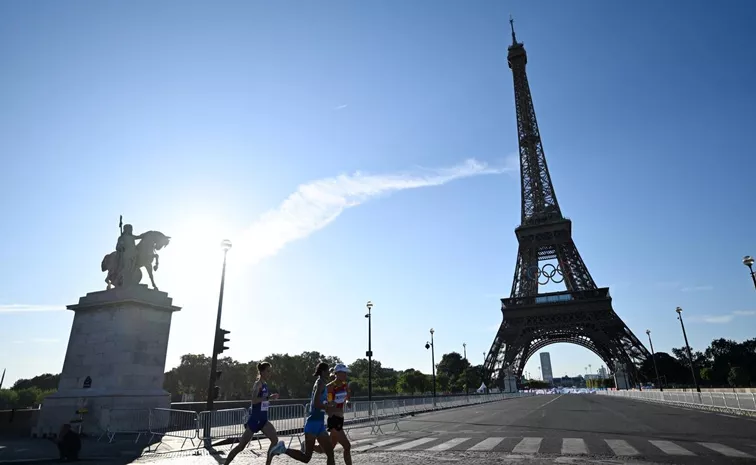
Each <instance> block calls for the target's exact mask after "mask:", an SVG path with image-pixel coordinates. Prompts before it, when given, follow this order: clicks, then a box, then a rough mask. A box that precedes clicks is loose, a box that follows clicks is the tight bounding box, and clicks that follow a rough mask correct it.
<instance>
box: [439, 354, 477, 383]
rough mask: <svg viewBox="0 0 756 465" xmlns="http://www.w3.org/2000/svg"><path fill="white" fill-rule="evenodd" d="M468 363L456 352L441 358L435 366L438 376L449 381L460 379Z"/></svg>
mask: <svg viewBox="0 0 756 465" xmlns="http://www.w3.org/2000/svg"><path fill="white" fill-rule="evenodd" d="M469 366H470V363H469V362H468V361H467V360H465V359H464V358H462V356H461V355H460V354H458V353H457V352H450V353H448V354H444V355H442V356H441V361H440V362H438V365H437V366H436V372H437V373H438V374H444V375H446V377H447V378H449V379H456V378H461V377H462V375H463V374H464V372H465V370H466V369H467V368H468V367H469Z"/></svg>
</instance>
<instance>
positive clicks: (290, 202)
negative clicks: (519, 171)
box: [239, 159, 517, 263]
mask: <svg viewBox="0 0 756 465" xmlns="http://www.w3.org/2000/svg"><path fill="white" fill-rule="evenodd" d="M516 166H517V165H516V164H515V163H512V162H511V161H510V160H508V162H507V163H505V164H504V165H503V166H502V167H498V168H495V167H490V166H488V165H487V164H486V163H483V162H479V161H477V160H474V159H469V160H466V161H465V162H464V163H462V164H459V165H457V166H453V167H451V168H440V169H418V170H417V172H414V173H399V174H384V175H370V174H365V173H361V172H356V173H354V174H352V175H346V174H343V175H340V176H337V177H334V178H326V179H320V180H317V181H312V182H309V183H307V184H302V185H300V186H299V188H298V189H297V191H296V192H294V193H293V194H291V195H289V197H288V198H287V199H286V200H284V201H283V203H281V205H280V206H279V207H278V208H276V209H275V210H271V211H269V212H267V213H265V214H263V215H262V216H261V217H260V219H258V220H257V221H256V222H255V223H253V224H252V226H251V227H250V228H249V229H248V230H247V231H246V233H245V234H244V236H243V237H242V238H241V241H240V244H239V248H240V249H241V251H242V253H241V255H242V256H244V257H245V258H246V259H247V260H248V261H249V262H250V263H257V262H259V261H260V260H262V259H264V258H266V257H270V256H273V255H275V254H276V253H278V252H279V251H280V250H281V249H282V248H283V247H284V246H286V244H288V243H290V242H293V241H296V240H299V239H304V238H305V237H307V236H309V235H310V234H312V233H314V232H315V231H318V230H319V229H322V228H324V227H325V226H327V225H328V224H329V223H331V222H332V221H333V220H335V219H336V218H337V217H338V216H339V215H341V213H342V212H343V211H344V210H346V209H347V208H350V207H356V206H357V205H360V204H362V203H364V202H366V201H368V200H370V199H372V198H375V197H379V196H382V195H385V194H389V193H391V192H395V191H401V190H406V189H416V188H420V187H431V186H440V185H442V184H446V183H448V182H451V181H454V180H456V179H462V178H469V177H472V176H480V175H484V174H497V173H503V172H505V171H510V170H512V169H516Z"/></svg>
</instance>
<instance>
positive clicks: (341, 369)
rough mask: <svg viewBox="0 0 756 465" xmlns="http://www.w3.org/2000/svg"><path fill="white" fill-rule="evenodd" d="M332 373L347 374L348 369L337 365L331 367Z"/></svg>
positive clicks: (340, 364)
mask: <svg viewBox="0 0 756 465" xmlns="http://www.w3.org/2000/svg"><path fill="white" fill-rule="evenodd" d="M333 372H334V373H349V368H347V366H346V365H344V364H343V363H339V364H338V365H336V366H335V367H333Z"/></svg>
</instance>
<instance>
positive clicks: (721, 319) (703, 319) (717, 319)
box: [690, 310, 756, 324]
mask: <svg viewBox="0 0 756 465" xmlns="http://www.w3.org/2000/svg"><path fill="white" fill-rule="evenodd" d="M743 316H756V310H736V311H734V312H730V313H726V314H724V315H702V316H693V317H691V318H690V321H695V322H699V323H713V324H724V323H729V322H731V321H732V320H734V319H735V318H738V317H743Z"/></svg>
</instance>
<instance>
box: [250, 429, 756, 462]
mask: <svg viewBox="0 0 756 465" xmlns="http://www.w3.org/2000/svg"><path fill="white" fill-rule="evenodd" d="M505 439H507V438H506V437H478V438H472V437H466V438H462V437H459V438H455V437H451V438H450V437H448V436H446V437H444V436H438V435H431V436H425V437H420V438H418V437H417V436H415V437H414V438H413V437H408V436H405V435H401V436H394V437H389V438H386V437H385V436H384V437H383V439H382V440H379V437H370V438H360V439H357V440H355V441H353V442H352V444H353V445H356V444H359V446H357V447H352V451H354V452H372V451H376V450H384V451H393V452H401V451H421V450H422V451H426V452H444V451H450V450H452V449H455V448H456V447H457V446H460V445H462V444H465V445H469V444H472V446H471V447H469V448H468V449H467V450H468V451H493V450H494V449H496V447H497V446H498V445H499V444H501V443H502V442H503V441H504V440H505ZM510 439H513V438H510ZM543 440H544V438H542V437H541V438H521V440H520V442H518V443H517V445H515V446H514V448H513V449H512V450H511V451H509V450H506V451H505V450H503V449H502V450H501V452H506V453H512V454H531V455H532V454H537V453H539V452H540V449H541V445H542V444H543ZM434 441H439V443H438V444H436V445H431V444H430V443H432V442H434ZM561 441H562V449H561V453H562V454H563V455H565V456H569V455H572V456H575V455H587V454H589V453H590V452H589V447H588V444H587V443H591V444H592V445H596V446H597V445H598V444H596V443H597V442H598V441H604V443H606V445H607V446H608V447H609V448H610V449H611V450H612V452H613V454H614V455H615V456H618V457H635V456H640V455H645V454H641V452H639V450H638V449H636V447H638V445H635V447H634V446H632V445H630V442H628V441H626V440H624V439H599V438H588V439H587V441H586V439H584V438H562V439H561ZM633 441H635V442H636V443H638V444H640V443H641V442H643V443H645V442H646V441H647V442H649V443H651V444H652V445H653V446H655V447H656V448H657V449H658V450H659V451H660V452H659V453H661V454H666V455H675V456H689V457H691V456H696V455H698V454H697V453H696V452H693V451H691V450H689V449H687V448H686V447H689V446H687V445H686V444H691V442H688V441H682V445H681V444H678V443H677V442H673V441H662V440H645V439H641V438H635V439H633ZM697 444H699V445H700V446H702V447H705V448H706V449H709V450H711V451H713V452H715V453H717V454H721V455H723V456H725V457H732V458H748V459H753V458H754V456H756V454H753V452H752V451H749V452H744V451H743V450H738V449H735V448H733V447H731V446H726V445H724V444H720V443H717V442H698V443H697ZM266 445H267V443H266V444H263V447H262V449H265V448H266V447H265V446H266ZM458 450H462V449H458ZM595 452H596V451H594V453H595Z"/></svg>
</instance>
